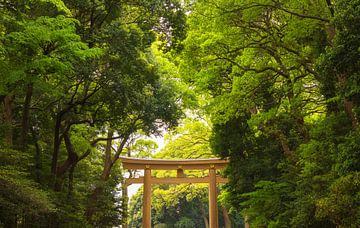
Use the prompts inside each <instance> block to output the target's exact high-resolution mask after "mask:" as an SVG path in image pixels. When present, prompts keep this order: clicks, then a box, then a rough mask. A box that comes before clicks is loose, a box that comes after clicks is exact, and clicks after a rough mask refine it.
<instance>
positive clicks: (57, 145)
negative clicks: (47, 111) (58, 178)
mask: <svg viewBox="0 0 360 228" xmlns="http://www.w3.org/2000/svg"><path fill="white" fill-rule="evenodd" d="M61 119H62V114H61V113H58V114H57V115H56V120H55V127H54V149H53V154H52V160H51V173H52V174H53V175H56V168H57V162H58V157H59V150H60V144H61V139H60V128H61Z"/></svg>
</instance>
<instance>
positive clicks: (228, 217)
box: [222, 207, 231, 228]
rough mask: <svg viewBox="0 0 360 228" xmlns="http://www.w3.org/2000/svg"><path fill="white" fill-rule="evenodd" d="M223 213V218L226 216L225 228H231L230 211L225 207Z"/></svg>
mask: <svg viewBox="0 0 360 228" xmlns="http://www.w3.org/2000/svg"><path fill="white" fill-rule="evenodd" d="M222 213H223V216H224V225H225V228H231V219H230V216H229V213H228V210H227V209H226V208H225V207H222Z"/></svg>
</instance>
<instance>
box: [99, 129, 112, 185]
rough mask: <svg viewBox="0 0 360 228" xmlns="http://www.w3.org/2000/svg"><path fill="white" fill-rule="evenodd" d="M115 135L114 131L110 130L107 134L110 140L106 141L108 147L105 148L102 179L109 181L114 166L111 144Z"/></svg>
mask: <svg viewBox="0 0 360 228" xmlns="http://www.w3.org/2000/svg"><path fill="white" fill-rule="evenodd" d="M113 135H114V131H112V130H109V131H108V134H107V138H108V140H107V141H106V148H105V159H104V169H103V173H102V175H101V180H103V181H107V180H108V179H109V176H110V171H111V167H112V164H111V163H112V159H111V146H112V137H113Z"/></svg>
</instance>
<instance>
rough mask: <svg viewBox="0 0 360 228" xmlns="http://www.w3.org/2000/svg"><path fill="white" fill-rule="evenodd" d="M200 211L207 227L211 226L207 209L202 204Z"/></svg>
mask: <svg viewBox="0 0 360 228" xmlns="http://www.w3.org/2000/svg"><path fill="white" fill-rule="evenodd" d="M200 212H201V217H202V219H203V221H204V225H205V228H209V220H208V218H207V216H206V213H205V210H204V208H203V206H202V205H200Z"/></svg>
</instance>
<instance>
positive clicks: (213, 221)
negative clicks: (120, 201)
mask: <svg viewBox="0 0 360 228" xmlns="http://www.w3.org/2000/svg"><path fill="white" fill-rule="evenodd" d="M120 159H121V161H122V164H123V168H124V169H130V170H144V176H143V177H138V178H128V179H127V180H126V184H127V185H130V184H144V200H143V224H142V227H143V228H151V185H152V184H182V183H208V184H209V225H210V228H218V211H217V192H216V184H217V183H227V181H228V180H227V179H226V178H223V177H220V176H217V175H216V170H217V169H222V168H224V167H225V166H226V165H227V164H228V163H229V161H228V160H223V159H219V158H209V159H184V160H162V159H140V158H130V157H120ZM151 170H177V177H166V178H156V177H152V176H151ZM184 170H209V176H206V177H186V176H185V175H184Z"/></svg>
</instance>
